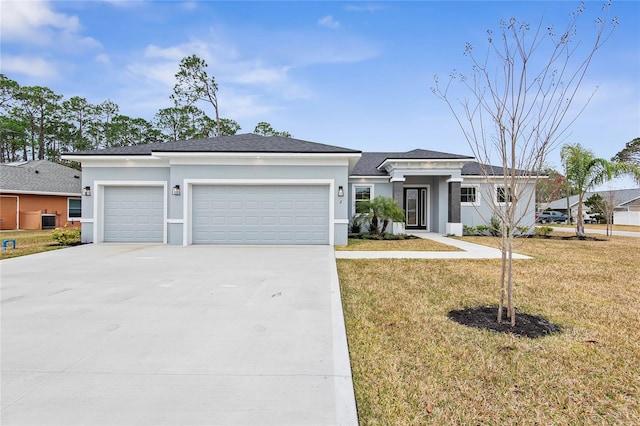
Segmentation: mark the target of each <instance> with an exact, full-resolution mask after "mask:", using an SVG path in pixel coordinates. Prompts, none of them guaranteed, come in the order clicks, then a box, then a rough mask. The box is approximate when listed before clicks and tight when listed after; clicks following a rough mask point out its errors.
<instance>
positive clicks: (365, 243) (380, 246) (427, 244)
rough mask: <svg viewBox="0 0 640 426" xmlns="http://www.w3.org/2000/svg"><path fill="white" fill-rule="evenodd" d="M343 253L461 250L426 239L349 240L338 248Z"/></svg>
mask: <svg viewBox="0 0 640 426" xmlns="http://www.w3.org/2000/svg"><path fill="white" fill-rule="evenodd" d="M336 250H343V251H460V249H459V248H457V247H453V246H450V245H446V244H442V243H439V242H437V241H433V240H429V239H425V238H412V239H408V240H361V239H357V238H349V245H346V246H336Z"/></svg>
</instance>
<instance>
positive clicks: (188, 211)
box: [182, 179, 337, 246]
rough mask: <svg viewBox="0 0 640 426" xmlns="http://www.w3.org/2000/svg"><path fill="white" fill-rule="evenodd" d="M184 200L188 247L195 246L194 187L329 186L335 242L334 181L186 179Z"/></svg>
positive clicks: (184, 233)
mask: <svg viewBox="0 0 640 426" xmlns="http://www.w3.org/2000/svg"><path fill="white" fill-rule="evenodd" d="M183 184H184V192H183V194H184V197H183V198H184V199H183V204H182V209H183V211H182V217H183V218H184V219H183V225H182V245H184V246H188V245H191V244H193V235H192V232H193V229H192V223H191V217H192V214H193V194H192V193H193V191H192V189H193V186H194V185H218V186H222V185H237V186H249V185H264V186H269V185H271V186H273V185H278V186H291V185H296V186H312V185H327V186H329V245H330V246H333V245H334V242H335V224H336V219H335V197H337V194H336V193H335V180H334V179H184V180H183Z"/></svg>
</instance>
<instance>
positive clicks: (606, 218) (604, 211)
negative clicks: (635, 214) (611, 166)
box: [584, 191, 618, 236]
mask: <svg viewBox="0 0 640 426" xmlns="http://www.w3.org/2000/svg"><path fill="white" fill-rule="evenodd" d="M603 195H604V196H602V195H600V194H599V193H595V194H593V195H592V196H591V197H589V198H587V199H586V200H585V202H584V205H585V207H587V208H588V209H589V210H588V211H587V213H589V214H590V215H593V217H594V218H595V219H596V220H597V221H598V222H604V223H605V224H606V233H607V236H609V235H613V212H614V211H615V209H616V206H617V205H618V200H617V198H616V193H615V191H605V192H604V193H603Z"/></svg>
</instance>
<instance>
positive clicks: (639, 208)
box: [547, 188, 640, 225]
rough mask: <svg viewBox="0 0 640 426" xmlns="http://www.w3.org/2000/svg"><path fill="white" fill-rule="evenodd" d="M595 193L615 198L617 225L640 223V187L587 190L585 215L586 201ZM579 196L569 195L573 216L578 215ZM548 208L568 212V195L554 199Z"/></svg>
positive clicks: (614, 219)
mask: <svg viewBox="0 0 640 426" xmlns="http://www.w3.org/2000/svg"><path fill="white" fill-rule="evenodd" d="M594 194H600V196H601V197H602V198H603V199H604V200H605V201H606V200H610V199H613V200H614V203H615V208H614V212H613V223H614V224H615V225H640V188H631V189H612V190H605V191H591V192H585V194H584V196H583V202H582V213H583V216H587V215H588V211H589V208H588V207H587V206H585V205H584V202H585V201H587V200H588V199H589V197H591V196H592V195H594ZM578 198H579V197H578V195H572V196H570V197H569V210H568V211H569V212H570V213H571V214H570V217H572V218H574V217H576V216H577V215H578ZM547 209H549V210H556V211H559V212H562V213H564V214H567V197H564V198H560V199H558V200H555V201H552V202H551V203H549V205H548V206H547Z"/></svg>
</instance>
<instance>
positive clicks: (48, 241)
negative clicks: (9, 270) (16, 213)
mask: <svg viewBox="0 0 640 426" xmlns="http://www.w3.org/2000/svg"><path fill="white" fill-rule="evenodd" d="M52 234H53V229H45V230H35V231H28V230H24V231H1V232H0V242H2V241H4V240H16V249H15V250H14V249H13V248H7V250H6V251H1V252H0V259H9V258H11V257H18V256H24V255H27V254H34V253H40V252H43V251H49V250H57V249H59V248H64V246H61V245H58V243H56V241H55V240H54V239H53V236H52ZM7 247H13V245H12V244H8V245H7Z"/></svg>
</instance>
